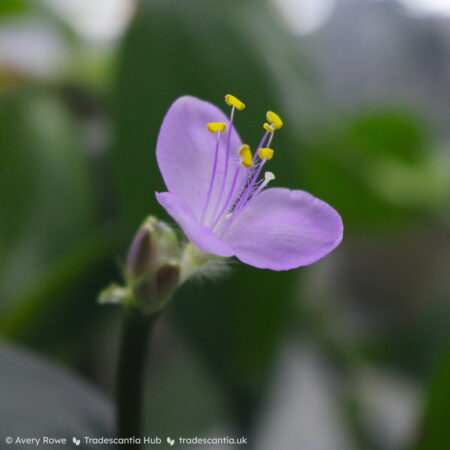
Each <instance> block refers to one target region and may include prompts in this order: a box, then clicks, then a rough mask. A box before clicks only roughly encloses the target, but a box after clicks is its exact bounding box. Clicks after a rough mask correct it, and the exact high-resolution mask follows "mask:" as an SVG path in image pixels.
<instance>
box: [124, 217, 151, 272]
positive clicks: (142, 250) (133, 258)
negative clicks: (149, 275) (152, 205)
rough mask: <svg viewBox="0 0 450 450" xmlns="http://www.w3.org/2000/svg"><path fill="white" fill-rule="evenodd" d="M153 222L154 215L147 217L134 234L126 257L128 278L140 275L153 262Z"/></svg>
mask: <svg viewBox="0 0 450 450" xmlns="http://www.w3.org/2000/svg"><path fill="white" fill-rule="evenodd" d="M155 222H156V219H155V218H154V217H149V218H148V219H147V220H146V221H145V222H144V223H143V224H142V225H141V227H140V228H139V230H138V232H137V233H136V235H135V236H134V239H133V242H132V243H131V246H130V249H129V251H128V258H127V277H129V278H139V277H141V276H142V275H144V273H145V272H146V271H147V270H149V269H150V268H151V266H152V264H154V261H155V258H156V255H155V253H156V248H155V242H154V239H153V238H152V234H154V233H155V225H156V223H155Z"/></svg>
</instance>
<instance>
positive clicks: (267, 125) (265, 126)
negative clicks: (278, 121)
mask: <svg viewBox="0 0 450 450" xmlns="http://www.w3.org/2000/svg"><path fill="white" fill-rule="evenodd" d="M263 128H264V129H265V130H266V131H268V132H269V133H273V132H274V131H275V128H274V127H273V126H272V125H269V124H268V123H267V122H266V123H265V124H264V125H263Z"/></svg>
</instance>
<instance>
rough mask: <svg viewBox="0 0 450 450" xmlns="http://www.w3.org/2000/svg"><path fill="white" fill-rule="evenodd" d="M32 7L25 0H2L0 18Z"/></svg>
mask: <svg viewBox="0 0 450 450" xmlns="http://www.w3.org/2000/svg"><path fill="white" fill-rule="evenodd" d="M29 9H30V5H29V3H28V2H27V1H25V0H2V2H1V3H0V18H1V17H2V16H11V15H17V14H21V13H24V12H26V11H28V10H29Z"/></svg>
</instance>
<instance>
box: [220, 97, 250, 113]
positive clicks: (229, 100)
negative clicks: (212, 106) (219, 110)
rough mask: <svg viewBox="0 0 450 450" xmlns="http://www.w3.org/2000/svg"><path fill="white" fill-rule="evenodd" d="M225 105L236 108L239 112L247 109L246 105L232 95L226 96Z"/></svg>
mask: <svg viewBox="0 0 450 450" xmlns="http://www.w3.org/2000/svg"><path fill="white" fill-rule="evenodd" d="M225 103H226V104H227V105H230V106H234V107H235V108H236V109H239V111H242V110H243V109H245V104H244V103H243V102H241V101H240V100H239V99H238V98H237V97H235V96H234V95H231V94H227V95H225Z"/></svg>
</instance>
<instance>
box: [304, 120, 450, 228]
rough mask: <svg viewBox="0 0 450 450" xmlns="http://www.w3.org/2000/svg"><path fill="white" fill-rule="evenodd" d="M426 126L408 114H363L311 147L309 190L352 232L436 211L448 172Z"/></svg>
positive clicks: (307, 162)
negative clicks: (328, 204)
mask: <svg viewBox="0 0 450 450" xmlns="http://www.w3.org/2000/svg"><path fill="white" fill-rule="evenodd" d="M433 150H434V149H433V148H432V145H431V143H430V142H429V141H428V139H427V137H426V134H425V132H424V127H423V125H422V124H421V123H420V121H419V120H417V119H416V118H415V117H413V116H410V115H409V114H407V113H401V112H393V111H384V112H383V111H378V112H369V113H364V114H362V115H360V116H358V117H356V118H354V119H352V120H350V121H348V122H346V123H345V124H344V125H343V126H342V127H341V128H340V129H339V130H336V131H334V132H331V133H329V134H325V135H324V136H323V137H321V138H320V139H318V140H317V141H316V142H315V143H312V145H311V149H310V153H309V154H308V157H307V158H305V168H304V170H305V175H306V182H307V186H308V189H310V190H311V191H312V192H313V193H314V194H315V195H317V196H319V197H320V198H323V199H324V200H326V201H327V202H329V203H330V204H332V205H333V206H334V207H335V208H336V209H337V210H338V211H339V212H340V213H341V215H342V217H343V220H344V223H345V224H346V226H347V229H349V230H352V229H363V228H369V229H372V230H375V229H377V230H387V229H393V228H398V227H399V226H405V225H411V224H412V223H414V222H417V220H419V219H420V218H421V217H422V216H423V213H424V212H432V211H437V209H438V207H439V206H441V205H442V204H443V202H444V201H445V198H446V195H447V187H448V179H449V176H448V174H446V173H444V171H443V170H442V169H441V167H442V164H441V162H440V159H439V155H438V154H437V152H434V151H433Z"/></svg>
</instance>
